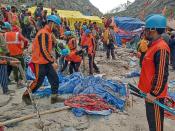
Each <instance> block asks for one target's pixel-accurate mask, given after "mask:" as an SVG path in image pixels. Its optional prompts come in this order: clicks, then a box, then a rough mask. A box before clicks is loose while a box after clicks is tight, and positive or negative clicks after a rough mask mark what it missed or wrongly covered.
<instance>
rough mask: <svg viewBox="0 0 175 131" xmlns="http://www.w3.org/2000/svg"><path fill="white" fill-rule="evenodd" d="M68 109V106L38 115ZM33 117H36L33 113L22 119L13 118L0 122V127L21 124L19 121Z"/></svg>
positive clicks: (41, 113)
mask: <svg viewBox="0 0 175 131" xmlns="http://www.w3.org/2000/svg"><path fill="white" fill-rule="evenodd" d="M70 108H71V107H69V106H64V107H62V108H57V109H51V110H48V111H43V112H40V115H46V114H52V113H56V112H60V111H64V110H68V109H70ZM35 116H37V114H36V113H33V114H29V115H26V116H22V117H19V118H15V119H12V120H8V121H5V122H0V127H1V126H5V125H9V124H13V123H17V122H21V121H25V120H28V119H31V118H33V117H35Z"/></svg>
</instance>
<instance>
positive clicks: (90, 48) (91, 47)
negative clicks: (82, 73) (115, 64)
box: [85, 29, 100, 75]
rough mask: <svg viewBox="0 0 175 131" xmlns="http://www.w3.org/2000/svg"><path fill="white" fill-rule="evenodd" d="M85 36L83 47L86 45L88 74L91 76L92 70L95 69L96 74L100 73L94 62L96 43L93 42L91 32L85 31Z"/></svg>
mask: <svg viewBox="0 0 175 131" xmlns="http://www.w3.org/2000/svg"><path fill="white" fill-rule="evenodd" d="M85 34H86V37H85V40H86V43H85V45H87V52H88V58H89V74H90V75H93V69H95V72H96V73H100V71H99V68H98V67H97V65H96V64H95V62H94V60H95V50H96V43H95V40H94V38H93V36H92V33H91V30H90V29H86V31H85Z"/></svg>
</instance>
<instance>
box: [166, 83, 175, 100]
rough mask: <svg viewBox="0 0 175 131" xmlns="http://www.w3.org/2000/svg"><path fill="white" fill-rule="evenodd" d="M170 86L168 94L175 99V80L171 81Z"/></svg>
mask: <svg viewBox="0 0 175 131" xmlns="http://www.w3.org/2000/svg"><path fill="white" fill-rule="evenodd" d="M168 87H169V90H168V95H169V97H171V98H172V99H173V100H174V101H175V80H172V81H170V82H169V84H168Z"/></svg>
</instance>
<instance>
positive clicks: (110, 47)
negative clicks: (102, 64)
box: [106, 43, 115, 59]
mask: <svg viewBox="0 0 175 131" xmlns="http://www.w3.org/2000/svg"><path fill="white" fill-rule="evenodd" d="M114 49H115V48H114V44H113V43H110V44H108V45H106V55H107V58H110V55H111V56H112V58H113V59H114V58H115V53H114Z"/></svg>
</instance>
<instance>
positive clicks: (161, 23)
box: [146, 14, 167, 29]
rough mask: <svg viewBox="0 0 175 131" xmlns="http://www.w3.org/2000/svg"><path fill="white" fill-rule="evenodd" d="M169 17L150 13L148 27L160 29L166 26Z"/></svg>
mask: <svg viewBox="0 0 175 131" xmlns="http://www.w3.org/2000/svg"><path fill="white" fill-rule="evenodd" d="M166 26H167V19H166V17H165V16H163V15H161V14H154V15H150V16H148V17H147V19H146V28H150V29H158V28H166Z"/></svg>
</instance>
